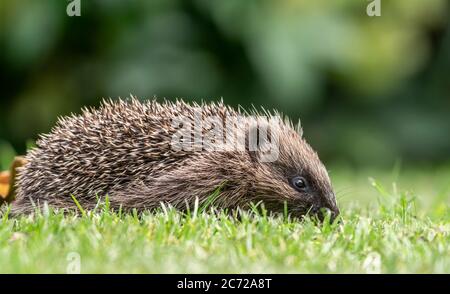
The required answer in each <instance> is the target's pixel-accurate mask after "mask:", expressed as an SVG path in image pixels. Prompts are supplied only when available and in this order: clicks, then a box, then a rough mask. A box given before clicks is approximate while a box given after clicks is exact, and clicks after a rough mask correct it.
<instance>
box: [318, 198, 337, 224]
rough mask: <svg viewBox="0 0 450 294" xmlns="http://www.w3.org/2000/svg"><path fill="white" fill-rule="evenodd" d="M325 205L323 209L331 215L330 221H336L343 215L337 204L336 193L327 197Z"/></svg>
mask: <svg viewBox="0 0 450 294" xmlns="http://www.w3.org/2000/svg"><path fill="white" fill-rule="evenodd" d="M327 196H328V197H326V200H325V203H324V205H322V207H323V208H324V209H326V210H327V211H328V212H329V213H330V221H332V222H333V221H334V220H335V219H336V218H337V217H338V215H339V214H340V213H341V212H340V211H339V207H338V206H337V204H336V198H335V196H334V193H330V194H329V195H327Z"/></svg>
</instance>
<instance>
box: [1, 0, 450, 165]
mask: <svg viewBox="0 0 450 294" xmlns="http://www.w3.org/2000/svg"><path fill="white" fill-rule="evenodd" d="M68 3H69V2H67V1H61V0H42V1H33V0H19V1H17V0H2V1H1V3H0V49H1V51H0V82H1V85H2V93H1V96H0V138H1V139H2V142H3V143H1V146H3V147H0V148H2V150H9V151H5V152H11V150H10V148H9V147H8V146H9V145H8V144H7V143H5V142H10V143H11V144H12V145H13V146H14V147H15V149H16V150H18V151H19V152H24V149H25V142H26V140H27V139H30V138H31V139H35V138H36V137H37V134H38V133H40V132H47V131H49V130H50V128H51V126H52V125H53V124H54V123H55V121H56V118H57V116H58V115H64V114H68V113H70V112H77V111H79V108H80V107H81V106H82V105H98V103H99V101H100V99H101V98H102V97H119V96H121V97H125V96H128V95H129V94H130V93H132V94H134V95H138V96H140V97H148V98H151V97H153V96H157V97H167V98H175V97H183V98H185V99H187V100H200V99H203V100H215V99H219V98H220V97H223V98H224V100H225V102H227V103H229V104H233V105H237V104H241V105H244V106H249V105H251V104H255V105H263V106H265V107H268V108H277V109H279V110H281V111H283V112H285V113H286V114H288V115H290V116H291V117H292V118H293V119H294V120H297V118H301V120H302V124H303V126H304V128H305V136H306V137H307V139H309V140H310V142H311V143H312V145H313V146H314V147H315V148H316V149H318V151H319V153H320V154H321V156H322V158H324V159H325V160H326V161H342V162H346V163H350V164H365V165H369V164H376V165H392V163H393V162H394V160H396V159H399V158H400V159H402V160H404V161H406V162H411V163H420V162H432V163H439V162H442V161H443V160H448V159H449V150H450V139H449V134H450V118H449V116H450V30H449V2H448V1H446V0H427V1H423V0H396V1H383V0H382V9H381V11H382V16H381V17H368V16H367V15H366V6H367V4H368V3H369V2H368V1H364V0H341V1H329V0H328V1H327V0H314V1H313V0H298V1H295V0H283V1H269V0H267V1H263V0H246V1H242V0H226V1H223V0H222V1H219V0H198V1H185V0H179V1H177V0H152V1H138V0H130V1H119V0H81V16H80V17H68V16H67V15H66V5H67V4H68ZM2 152H3V151H2Z"/></svg>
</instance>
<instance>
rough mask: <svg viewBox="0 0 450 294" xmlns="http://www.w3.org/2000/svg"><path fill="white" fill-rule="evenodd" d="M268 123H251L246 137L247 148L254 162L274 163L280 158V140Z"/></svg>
mask: <svg viewBox="0 0 450 294" xmlns="http://www.w3.org/2000/svg"><path fill="white" fill-rule="evenodd" d="M276 134H277V132H276V131H274V128H273V126H271V125H270V124H269V123H268V122H267V121H258V122H257V121H251V122H250V123H249V125H248V128H247V132H246V135H245V148H246V150H247V152H248V154H249V155H250V158H251V159H252V161H254V162H273V161H275V160H276V159H277V158H278V138H276V136H275V135H276Z"/></svg>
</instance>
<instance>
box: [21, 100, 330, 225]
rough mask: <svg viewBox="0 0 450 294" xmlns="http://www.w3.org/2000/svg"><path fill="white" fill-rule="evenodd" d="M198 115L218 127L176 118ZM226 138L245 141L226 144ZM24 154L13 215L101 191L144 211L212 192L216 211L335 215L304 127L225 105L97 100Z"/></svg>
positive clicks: (90, 204)
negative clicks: (256, 206) (260, 207)
mask: <svg viewBox="0 0 450 294" xmlns="http://www.w3.org/2000/svg"><path fill="white" fill-rule="evenodd" d="M204 118H214V124H209V125H208V124H203V125H201V124H200V125H201V127H197V128H196V127H195V124H192V125H190V124H189V123H186V124H185V125H183V124H182V123H181V124H180V121H181V122H182V121H188V122H194V121H197V120H199V119H204ZM236 118H239V119H236ZM274 118H276V119H274ZM229 122H231V123H229ZM192 126H193V127H192ZM212 126H219V127H221V128H215V129H216V132H215V133H216V134H218V136H216V137H214V136H210V134H209V133H210V132H209V131H211V130H212V129H213V127H212ZM224 126H230V127H228V128H227V127H224ZM194 129H196V130H197V131H198V132H197V133H199V134H200V136H199V137H198V138H200V139H199V140H197V141H198V142H201V141H202V140H203V141H205V142H206V141H207V140H205V139H206V137H207V134H209V139H210V140H209V141H208V143H207V144H206V143H205V144H204V146H203V147H202V145H201V144H197V145H198V146H197V145H196V144H192V142H194V143H195V142H196V141H195V140H193V139H192V138H193V137H195V134H194V131H192V130H194ZM217 129H218V130H219V131H217ZM181 130H184V131H185V133H184V136H183V132H181ZM186 130H187V134H186ZM264 133H265V136H263V134H264ZM177 134H178V137H177ZM180 134H181V135H180ZM253 134H256V139H255V138H254V137H255V136H253ZM192 135H194V136H192ZM174 138H175V139H174ZM177 138H178V140H177ZM224 138H225V139H224ZM230 138H233V139H234V141H233V140H228V141H229V142H234V143H236V142H243V144H234V145H239V148H233V144H224V142H225V141H226V140H227V139H230ZM228 141H227V142H228ZM198 142H197V143H198ZM213 146H216V148H206V147H213ZM224 146H226V147H224ZM268 146H275V147H276V148H273V150H276V152H272V153H273V154H275V156H273V155H272V156H267V154H270V152H269V153H268V150H269V151H270V148H269V149H268ZM266 157H269V158H270V157H272V158H270V160H267V158H266ZM25 160H26V164H25V165H24V166H23V167H21V168H20V169H19V171H18V180H17V187H16V190H17V195H16V200H15V201H14V203H13V204H12V212H13V213H14V214H29V213H33V212H35V211H36V208H37V207H42V205H43V204H44V203H45V204H46V205H48V206H49V207H52V208H55V209H62V210H64V211H69V210H76V209H77V207H79V206H81V207H82V208H83V210H89V209H94V208H95V207H96V205H97V204H98V202H99V199H100V198H101V197H108V201H109V205H110V207H111V208H112V209H122V210H125V211H132V210H134V209H135V210H137V211H139V212H142V211H148V210H155V209H157V208H160V207H161V204H162V203H164V204H167V205H170V206H171V207H174V208H175V209H178V210H181V211H186V210H187V209H189V208H192V207H194V205H196V204H197V205H198V203H205V202H206V201H208V199H211V195H215V197H214V201H213V202H214V206H215V207H217V208H220V209H224V210H230V211H231V210H234V209H249V208H250V207H254V206H252V204H261V205H263V206H264V208H265V209H266V210H267V211H269V212H273V213H285V212H286V210H287V212H289V214H290V215H292V216H294V217H302V216H304V215H306V214H311V215H315V216H319V217H320V215H322V212H323V211H324V210H326V211H329V212H330V214H331V216H332V217H333V218H335V217H336V216H337V215H338V214H339V209H338V206H337V203H336V198H335V194H334V192H333V187H332V184H331V181H330V178H329V176H328V172H327V170H326V168H325V167H324V165H323V164H322V162H321V161H320V159H319V157H318V155H317V153H316V152H315V151H314V150H313V149H312V148H311V146H310V145H309V144H308V143H307V142H306V141H305V139H304V138H303V135H302V129H301V127H300V124H298V125H294V124H293V123H292V121H291V120H289V119H288V118H286V117H285V116H283V115H282V114H280V113H278V112H277V111H265V110H260V111H258V110H255V109H254V110H252V111H251V112H247V111H245V110H243V109H242V108H237V109H236V108H233V107H230V106H228V105H225V104H224V102H223V101H219V102H210V103H205V102H202V103H199V104H198V103H187V102H184V101H183V100H180V99H178V100H176V101H173V102H171V101H168V100H164V101H158V100H157V99H156V98H153V99H149V100H139V99H138V98H136V97H133V96H131V98H128V99H125V100H124V99H120V98H119V99H116V100H111V99H108V100H103V101H102V103H101V105H100V106H99V107H98V108H83V109H82V113H81V114H78V115H76V114H71V115H70V116H66V117H61V118H59V119H58V121H57V123H56V125H55V126H54V127H53V128H52V130H51V131H50V133H48V134H43V135H40V137H39V139H38V140H37V142H36V147H35V148H34V149H32V150H30V151H29V152H28V153H27V155H26V158H25Z"/></svg>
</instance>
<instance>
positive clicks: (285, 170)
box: [254, 127, 339, 219]
mask: <svg viewBox="0 0 450 294" xmlns="http://www.w3.org/2000/svg"><path fill="white" fill-rule="evenodd" d="M254 160H256V161H257V157H256V158H254ZM256 169H257V170H256V172H255V175H256V178H257V183H255V193H256V194H258V195H259V196H260V198H261V200H263V202H264V203H265V205H266V206H268V208H270V209H271V210H276V211H279V210H281V211H282V209H284V206H285V205H287V206H288V207H287V208H288V211H289V212H290V213H291V214H292V215H293V216H302V215H305V214H307V213H310V214H314V215H317V216H318V217H319V218H321V219H322V218H323V213H322V212H323V209H325V210H329V211H330V212H331V217H332V219H334V218H335V217H336V216H337V215H338V214H339V209H338V207H337V204H336V199H335V195H334V192H333V188H332V185H331V181H330V178H329V176H328V173H327V171H326V169H325V167H324V165H323V164H322V162H321V161H320V159H319V157H318V156H317V153H316V152H315V151H314V150H313V149H312V148H311V147H310V146H309V144H308V143H306V141H305V140H303V139H302V138H301V136H300V135H299V134H298V133H297V132H295V131H294V130H292V129H290V128H287V127H286V128H284V129H282V130H281V132H280V133H279V156H278V158H277V160H276V161H275V162H257V164H256ZM285 203H286V204H285Z"/></svg>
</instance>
